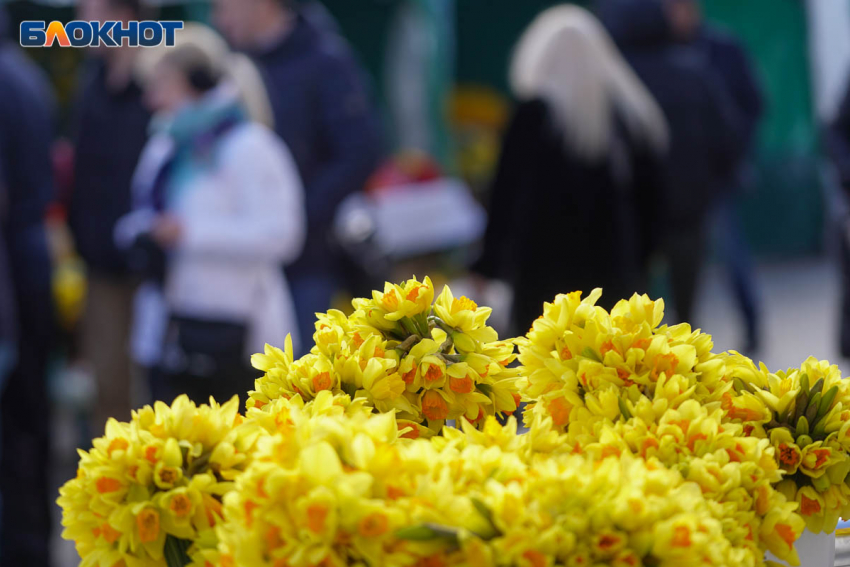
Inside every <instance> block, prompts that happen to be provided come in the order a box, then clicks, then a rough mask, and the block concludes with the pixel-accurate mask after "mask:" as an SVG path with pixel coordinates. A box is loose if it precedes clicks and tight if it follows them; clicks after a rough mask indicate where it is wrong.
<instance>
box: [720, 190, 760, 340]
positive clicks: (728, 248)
mask: <svg viewBox="0 0 850 567" xmlns="http://www.w3.org/2000/svg"><path fill="white" fill-rule="evenodd" d="M714 230H715V235H716V239H717V245H718V249H719V252H720V259H721V261H722V262H723V264H724V265H725V266H726V269H727V270H728V272H729V277H730V280H731V284H732V292H733V293H734V295H735V301H736V303H737V304H738V309H739V310H740V311H741V315H742V316H743V318H744V325H745V326H746V331H747V341H748V348H751V349H753V348H756V347H757V346H758V323H759V321H758V318H759V317H758V316H759V307H758V291H757V287H756V282H755V274H754V272H755V269H754V268H753V261H752V258H751V256H750V249H749V246H748V245H747V239H746V235H745V234H744V227H743V223H742V222H741V215H740V214H739V213H738V210H737V209H736V208H735V200H734V198H733V197H732V196H728V197H725V198H723V199H721V201H720V202H719V203H718V204H717V208H716V209H715V213H714Z"/></svg>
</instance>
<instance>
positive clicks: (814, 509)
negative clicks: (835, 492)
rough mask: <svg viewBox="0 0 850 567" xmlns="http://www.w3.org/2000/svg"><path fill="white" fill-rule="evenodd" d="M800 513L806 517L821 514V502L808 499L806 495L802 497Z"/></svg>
mask: <svg viewBox="0 0 850 567" xmlns="http://www.w3.org/2000/svg"><path fill="white" fill-rule="evenodd" d="M800 513H801V514H802V515H804V516H811V515H812V514H819V513H820V502H818V501H817V500H812V499H810V498H807V497H806V495H805V494H803V495H801V497H800Z"/></svg>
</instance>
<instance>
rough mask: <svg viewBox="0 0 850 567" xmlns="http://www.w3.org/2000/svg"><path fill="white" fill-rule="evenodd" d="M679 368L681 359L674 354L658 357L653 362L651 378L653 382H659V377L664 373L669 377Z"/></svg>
mask: <svg viewBox="0 0 850 567" xmlns="http://www.w3.org/2000/svg"><path fill="white" fill-rule="evenodd" d="M677 366H679V359H678V358H677V357H676V355H675V354H673V353H672V352H671V353H668V354H661V355H658V356H656V357H655V360H654V362H653V367H652V372H650V376H651V377H652V379H653V380H658V377H659V376H661V373H662V372H663V373H665V374H666V375H667V376H668V377H669V376H671V375H672V374H673V373H674V372H675V371H676V367H677Z"/></svg>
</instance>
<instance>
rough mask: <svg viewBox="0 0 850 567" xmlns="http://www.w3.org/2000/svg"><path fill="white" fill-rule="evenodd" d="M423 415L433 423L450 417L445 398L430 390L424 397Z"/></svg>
mask: <svg viewBox="0 0 850 567" xmlns="http://www.w3.org/2000/svg"><path fill="white" fill-rule="evenodd" d="M429 372H430V369H429ZM422 413H423V414H425V417H427V418H428V419H430V420H431V421H440V420H443V419H446V418H447V417H448V415H449V406H448V405H447V404H446V400H444V399H443V396H441V395H440V394H438V393H437V392H435V391H433V390H429V391H427V392H425V395H424V396H422Z"/></svg>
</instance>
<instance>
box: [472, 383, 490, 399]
mask: <svg viewBox="0 0 850 567" xmlns="http://www.w3.org/2000/svg"><path fill="white" fill-rule="evenodd" d="M475 387H476V388H478V391H479V392H481V393H482V394H484V395H485V396H489V395H490V394H492V393H493V386H491V385H490V384H478V385H476V386H475Z"/></svg>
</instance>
